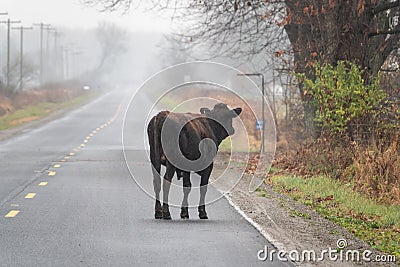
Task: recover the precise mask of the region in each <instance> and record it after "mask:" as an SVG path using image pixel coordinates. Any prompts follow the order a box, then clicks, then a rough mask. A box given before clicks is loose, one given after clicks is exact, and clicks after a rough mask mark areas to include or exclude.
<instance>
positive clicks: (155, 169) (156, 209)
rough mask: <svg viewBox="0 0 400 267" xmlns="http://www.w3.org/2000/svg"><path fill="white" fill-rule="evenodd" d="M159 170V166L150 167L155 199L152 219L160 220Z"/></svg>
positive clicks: (161, 216) (161, 215)
mask: <svg viewBox="0 0 400 267" xmlns="http://www.w3.org/2000/svg"><path fill="white" fill-rule="evenodd" d="M160 169H161V166H157V167H155V166H152V168H151V170H152V172H153V187H154V194H155V197H156V204H155V207H154V218H156V219H162V218H163V213H162V208H161V203H160V191H161V177H160Z"/></svg>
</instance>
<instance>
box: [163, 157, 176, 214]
mask: <svg viewBox="0 0 400 267" xmlns="http://www.w3.org/2000/svg"><path fill="white" fill-rule="evenodd" d="M166 167H167V170H166V171H165V175H164V181H163V207H162V212H163V219H164V220H171V214H170V213H169V206H168V196H169V189H170V187H171V181H172V177H173V176H174V174H175V167H174V166H172V164H171V163H169V162H168V160H167V162H166Z"/></svg>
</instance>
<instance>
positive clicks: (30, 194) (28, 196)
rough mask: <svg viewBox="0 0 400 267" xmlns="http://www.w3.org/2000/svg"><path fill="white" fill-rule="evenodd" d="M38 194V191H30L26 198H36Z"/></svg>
mask: <svg viewBox="0 0 400 267" xmlns="http://www.w3.org/2000/svg"><path fill="white" fill-rule="evenodd" d="M35 196H36V193H29V194H27V195H26V196H25V198H34V197H35Z"/></svg>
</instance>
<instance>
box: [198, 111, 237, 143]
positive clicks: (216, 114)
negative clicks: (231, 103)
mask: <svg viewBox="0 0 400 267" xmlns="http://www.w3.org/2000/svg"><path fill="white" fill-rule="evenodd" d="M241 112H242V108H235V109H229V108H228V106H227V105H226V104H223V103H218V104H216V105H215V106H214V108H213V109H212V110H210V109H208V108H201V109H200V113H201V114H205V115H206V116H207V117H209V118H211V119H212V120H214V121H215V122H216V123H218V124H219V125H220V126H222V128H223V129H222V131H223V132H222V133H219V134H220V136H221V137H222V138H226V137H228V136H229V135H233V134H234V133H235V129H234V128H233V126H232V119H233V118H235V117H237V116H239V114H240V113H241Z"/></svg>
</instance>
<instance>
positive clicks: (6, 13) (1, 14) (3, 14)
mask: <svg viewBox="0 0 400 267" xmlns="http://www.w3.org/2000/svg"><path fill="white" fill-rule="evenodd" d="M7 15H8V12H0V16H7ZM2 83H3V80H0V85H1V84H2Z"/></svg>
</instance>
